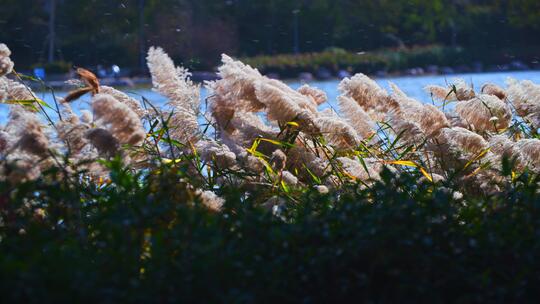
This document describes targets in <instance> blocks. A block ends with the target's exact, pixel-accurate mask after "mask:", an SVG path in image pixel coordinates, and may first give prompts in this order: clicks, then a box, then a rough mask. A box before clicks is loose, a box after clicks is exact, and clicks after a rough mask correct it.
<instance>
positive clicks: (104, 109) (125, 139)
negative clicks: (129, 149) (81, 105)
mask: <svg viewBox="0 0 540 304" xmlns="http://www.w3.org/2000/svg"><path fill="white" fill-rule="evenodd" d="M92 110H93V111H94V117H95V119H96V122H97V124H101V125H103V126H105V127H106V128H107V129H108V130H109V131H110V132H111V134H112V135H114V137H116V138H117V139H118V141H119V142H120V143H121V144H129V145H137V144H140V143H141V142H142V141H143V140H144V139H145V137H146V131H145V130H144V128H143V126H142V123H141V120H140V119H139V116H138V115H137V114H135V112H133V111H132V110H131V109H130V108H129V107H128V106H127V105H125V104H123V103H121V102H119V101H117V100H116V99H115V98H114V97H112V96H111V95H107V94H98V95H96V96H95V97H94V98H93V100H92Z"/></svg>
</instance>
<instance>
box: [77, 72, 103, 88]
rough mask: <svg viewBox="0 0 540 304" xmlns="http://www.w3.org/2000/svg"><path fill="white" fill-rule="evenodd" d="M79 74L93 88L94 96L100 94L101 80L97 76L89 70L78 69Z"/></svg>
mask: <svg viewBox="0 0 540 304" xmlns="http://www.w3.org/2000/svg"><path fill="white" fill-rule="evenodd" d="M77 74H79V76H80V77H81V79H82V80H83V81H84V82H85V83H86V85H87V86H89V87H91V88H92V91H91V92H92V94H97V93H99V79H98V78H97V77H96V75H95V74H94V73H92V72H90V71H89V70H87V69H83V68H77Z"/></svg>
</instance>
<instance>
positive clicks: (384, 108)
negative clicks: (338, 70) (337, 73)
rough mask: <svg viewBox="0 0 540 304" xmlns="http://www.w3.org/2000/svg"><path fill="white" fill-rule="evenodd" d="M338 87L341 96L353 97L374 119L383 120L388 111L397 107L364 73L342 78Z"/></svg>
mask: <svg viewBox="0 0 540 304" xmlns="http://www.w3.org/2000/svg"><path fill="white" fill-rule="evenodd" d="M338 88H339V91H340V92H341V93H342V95H343V96H346V97H349V98H352V99H354V100H355V101H356V102H357V103H358V105H359V106H360V107H362V109H363V110H364V111H365V112H366V113H368V115H369V116H370V117H371V119H372V120H374V121H384V120H385V118H386V114H387V113H388V112H390V111H396V110H398V109H399V104H398V103H397V102H396V101H395V100H394V99H392V98H390V96H389V95H388V93H387V92H386V91H385V90H383V89H382V88H381V87H380V86H379V85H378V84H377V83H376V82H375V81H373V80H371V79H370V78H369V77H367V76H366V75H364V74H356V75H354V76H353V77H351V78H345V79H343V80H342V81H341V83H340V84H339V86H338Z"/></svg>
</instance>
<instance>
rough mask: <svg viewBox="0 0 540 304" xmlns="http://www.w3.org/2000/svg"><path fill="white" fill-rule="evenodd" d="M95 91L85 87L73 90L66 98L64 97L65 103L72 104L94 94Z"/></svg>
mask: <svg viewBox="0 0 540 304" xmlns="http://www.w3.org/2000/svg"><path fill="white" fill-rule="evenodd" d="M93 90H94V88H92V87H84V88H80V89H76V90H73V91H71V92H69V93H68V95H67V96H66V97H64V102H72V101H73V100H77V99H79V98H80V97H81V96H83V95H84V94H86V93H90V92H93Z"/></svg>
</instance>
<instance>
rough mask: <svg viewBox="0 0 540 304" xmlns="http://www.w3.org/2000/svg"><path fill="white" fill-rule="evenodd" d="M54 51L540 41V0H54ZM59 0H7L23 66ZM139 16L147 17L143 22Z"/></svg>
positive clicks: (185, 51)
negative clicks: (152, 46)
mask: <svg viewBox="0 0 540 304" xmlns="http://www.w3.org/2000/svg"><path fill="white" fill-rule="evenodd" d="M55 2H56V3H55V4H56V20H55V22H54V28H55V33H56V35H55V39H54V42H55V43H54V49H53V50H54V58H55V60H65V61H71V62H75V63H77V64H79V65H87V66H90V65H97V64H103V65H109V64H119V65H122V66H130V67H137V66H139V65H140V63H141V49H142V48H143V47H144V48H146V47H148V46H151V45H160V46H162V47H164V48H165V49H166V50H167V51H168V52H169V53H170V54H171V55H172V56H173V57H174V58H175V59H176V60H180V61H182V62H184V64H186V65H188V66H190V67H192V68H196V69H211V68H212V67H213V66H214V65H215V64H216V62H217V61H218V60H219V54H220V53H223V52H226V53H229V54H232V55H236V56H253V55H259V54H278V53H280V54H281V53H293V51H294V50H295V49H298V51H300V52H311V51H322V50H324V49H327V48H330V47H340V48H343V49H347V50H351V51H365V50H373V49H377V48H384V47H396V48H403V47H409V46H413V45H427V44H441V45H453V46H455V45H459V46H462V47H465V48H469V49H471V50H478V51H481V50H483V49H490V48H501V47H503V48H508V49H511V48H525V47H527V46H531V45H534V46H538V45H540V41H539V40H538V37H539V34H540V1H537V0H492V1H489V0H450V1H448V0H447V1H445V0H369V1H368V0H310V1H308V0H122V1H109V0H55ZM51 3H52V0H3V1H2V5H1V6H0V41H2V42H5V43H8V44H9V46H10V48H11V49H12V50H13V52H14V57H15V58H14V59H15V60H16V61H17V63H18V66H19V67H29V66H31V65H32V64H35V63H36V62H46V61H47V59H48V57H49V54H48V51H49V48H48V47H49V45H50V42H51V39H50V30H49V26H48V25H49V17H50V5H51ZM141 22H142V24H141ZM295 37H296V38H295Z"/></svg>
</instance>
